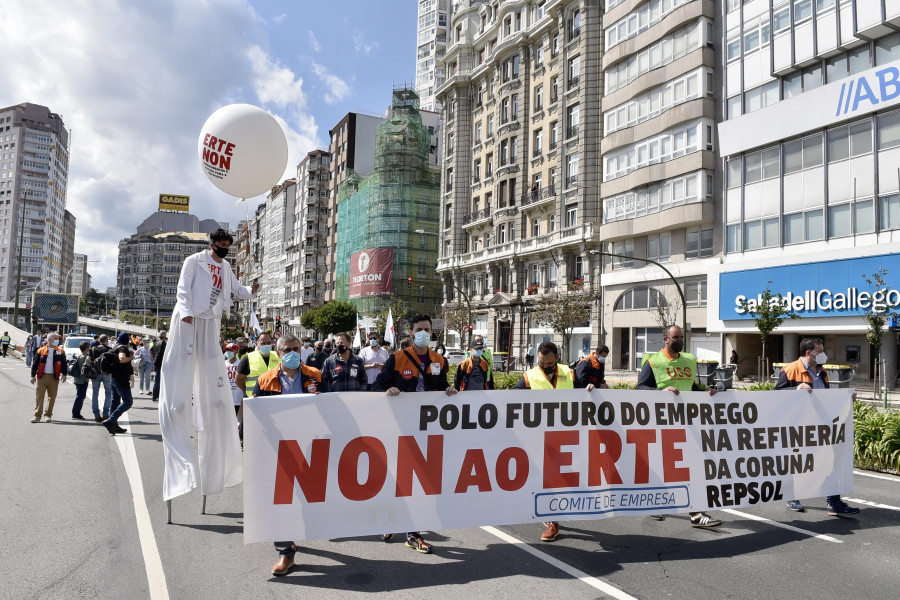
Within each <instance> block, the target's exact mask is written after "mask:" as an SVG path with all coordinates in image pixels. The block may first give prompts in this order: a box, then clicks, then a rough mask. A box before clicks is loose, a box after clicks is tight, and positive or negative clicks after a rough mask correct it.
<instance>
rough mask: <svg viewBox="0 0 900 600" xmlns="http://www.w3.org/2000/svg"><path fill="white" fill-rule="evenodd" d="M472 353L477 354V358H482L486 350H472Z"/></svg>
mask: <svg viewBox="0 0 900 600" xmlns="http://www.w3.org/2000/svg"><path fill="white" fill-rule="evenodd" d="M472 354H473V355H475V357H476V358H480V357H481V355H482V354H484V350H472Z"/></svg>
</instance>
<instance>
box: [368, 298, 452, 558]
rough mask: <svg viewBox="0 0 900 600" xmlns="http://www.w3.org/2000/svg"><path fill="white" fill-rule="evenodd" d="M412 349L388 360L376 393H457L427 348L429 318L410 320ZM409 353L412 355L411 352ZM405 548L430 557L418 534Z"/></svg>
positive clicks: (408, 538) (388, 536)
mask: <svg viewBox="0 0 900 600" xmlns="http://www.w3.org/2000/svg"><path fill="white" fill-rule="evenodd" d="M411 327H412V335H413V338H412V347H411V348H410V349H406V348H403V347H402V344H401V349H400V350H398V351H397V352H394V353H393V354H392V355H391V356H390V357H388V359H387V362H386V363H385V364H384V368H383V369H382V370H381V373H380V374H379V375H378V377H376V378H375V387H374V388H373V389H374V390H375V391H378V392H386V393H387V395H388V396H397V395H399V394H400V392H431V391H444V392H445V393H446V394H447V395H448V396H452V395H454V394H456V393H457V389H456V388H455V387H453V386H452V385H450V383H449V382H448V381H447V370H448V368H449V366H450V365H449V363H448V362H447V359H446V358H444V357H443V356H441V355H440V354H438V353H437V352H434V351H433V350H431V349H430V348H429V347H428V343H429V342H430V341H431V317H429V316H428V315H416V316H415V317H413V318H412V322H411ZM410 350H412V352H410ZM393 536H394V534H392V533H385V534H382V536H381V539H382V540H384V541H385V542H389V541H390V540H391V539H392V538H393ZM406 545H407V547H409V548H412V549H413V550H416V551H417V552H421V553H423V554H430V553H431V545H429V544H427V543H426V542H425V540H424V539H423V538H422V536H421V534H420V533H419V532H418V531H409V532H407V533H406Z"/></svg>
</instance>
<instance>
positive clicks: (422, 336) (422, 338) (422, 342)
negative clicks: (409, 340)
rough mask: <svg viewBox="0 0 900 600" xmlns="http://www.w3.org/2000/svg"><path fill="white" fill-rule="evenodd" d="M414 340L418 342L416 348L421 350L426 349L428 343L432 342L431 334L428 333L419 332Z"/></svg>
mask: <svg viewBox="0 0 900 600" xmlns="http://www.w3.org/2000/svg"><path fill="white" fill-rule="evenodd" d="M413 339H414V340H415V342H416V346H418V347H419V348H424V347H425V346H427V345H428V342H430V341H431V333H429V332H427V331H417V332H416V334H415V336H413Z"/></svg>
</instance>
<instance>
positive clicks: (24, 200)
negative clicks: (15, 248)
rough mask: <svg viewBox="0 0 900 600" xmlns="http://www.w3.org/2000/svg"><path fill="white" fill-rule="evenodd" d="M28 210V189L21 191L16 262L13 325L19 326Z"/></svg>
mask: <svg viewBox="0 0 900 600" xmlns="http://www.w3.org/2000/svg"><path fill="white" fill-rule="evenodd" d="M27 208H28V188H27V187H26V188H25V189H23V190H22V224H21V225H20V226H19V257H18V259H17V260H16V308H15V310H14V311H13V324H14V325H15V326H16V327H18V326H19V294H20V293H21V290H22V249H23V248H24V245H25V211H26V209H27Z"/></svg>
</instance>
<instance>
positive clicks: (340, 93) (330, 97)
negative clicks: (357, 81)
mask: <svg viewBox="0 0 900 600" xmlns="http://www.w3.org/2000/svg"><path fill="white" fill-rule="evenodd" d="M312 68H313V73H315V74H316V76H317V77H318V78H319V79H321V80H322V82H323V83H324V84H325V85H326V86H327V87H328V91H327V92H325V96H324V98H325V102H327V103H328V104H334V103H335V102H340V101H341V100H343V99H344V98H347V97H348V96H349V95H350V93H351V90H350V86H349V85H348V84H347V82H346V81H344V80H343V79H341V78H340V77H338V76H337V75H334V74H333V73H330V72H329V71H328V69H326V68H325V67H324V66H322V65H320V64H319V63H317V62H313V63H312Z"/></svg>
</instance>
